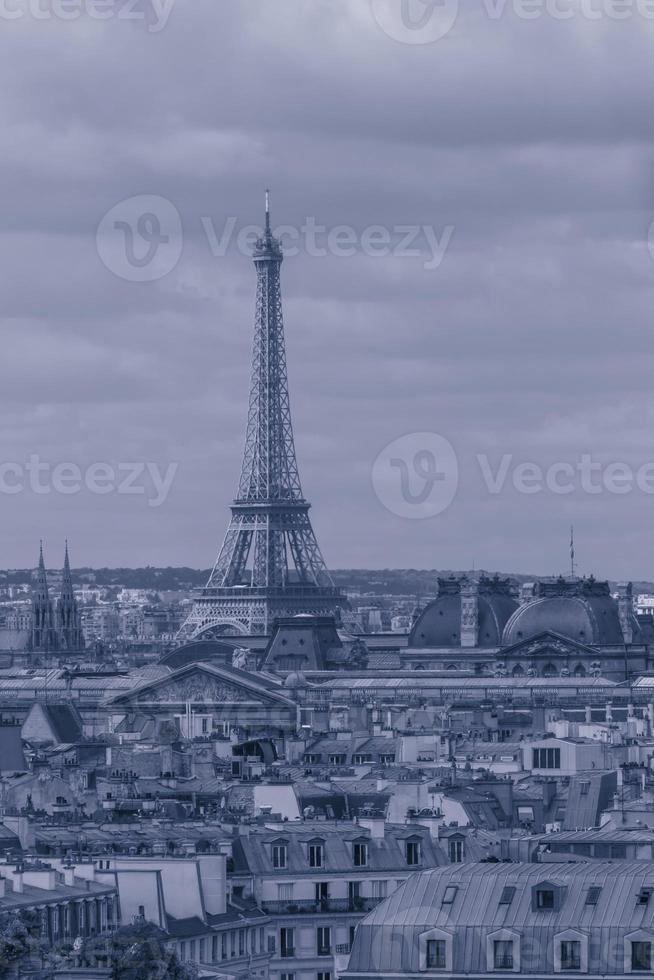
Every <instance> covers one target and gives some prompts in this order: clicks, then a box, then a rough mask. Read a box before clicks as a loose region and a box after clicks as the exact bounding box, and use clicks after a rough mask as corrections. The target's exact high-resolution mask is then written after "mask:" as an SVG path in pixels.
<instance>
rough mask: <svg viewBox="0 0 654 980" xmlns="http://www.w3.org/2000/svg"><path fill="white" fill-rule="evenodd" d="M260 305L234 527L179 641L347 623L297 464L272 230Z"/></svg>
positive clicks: (262, 260) (260, 259) (261, 263)
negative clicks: (302, 617) (336, 619)
mask: <svg viewBox="0 0 654 980" xmlns="http://www.w3.org/2000/svg"><path fill="white" fill-rule="evenodd" d="M253 258H254V265H255V268H256V272H257V297H256V314H255V326H254V344H253V351H252V378H251V383H250V403H249V410H248V421H247V433H246V438H245V452H244V455H243V466H242V469H241V478H240V481H239V486H238V494H237V497H236V499H235V500H234V502H233V504H232V508H231V509H232V518H231V521H230V524H229V527H228V529H227V534H226V535H225V540H224V542H223V546H222V548H221V550H220V554H219V555H218V559H217V561H216V564H215V565H214V568H213V571H212V573H211V576H210V578H209V581H208V582H207V585H206V586H205V588H204V589H202V591H201V592H200V594H199V595H198V596H196V599H195V602H194V605H193V610H192V612H191V615H190V616H189V618H188V619H187V621H186V622H185V624H184V626H183V627H182V629H181V630H180V633H179V635H178V639H179V640H180V641H184V642H186V641H188V640H190V639H194V638H197V637H199V636H200V635H201V636H202V638H203V639H205V638H211V637H214V636H219V635H224V634H226V633H237V634H238V633H242V634H245V633H249V634H257V633H259V634H261V633H263V634H265V633H268V632H270V629H271V627H272V625H273V621H274V619H276V618H278V617H282V616H294V615H298V614H300V613H305V614H309V615H316V616H325V615H334V614H337V612H338V610H339V609H340V607H341V606H343V605H344V604H345V598H344V596H343V594H342V593H341V592H340V590H339V589H337V588H335V587H334V583H333V581H332V578H331V575H330V574H329V571H328V570H327V566H326V565H325V561H324V559H323V557H322V554H321V552H320V548H319V547H318V542H317V540H316V537H315V534H314V532H313V528H312V526H311V521H310V518H309V508H310V504H309V503H308V501H307V500H305V498H304V496H303V494H302V486H301V484H300V474H299V471H298V465H297V458H296V455H295V442H294V439H293V426H292V422H291V407H290V399H289V394H288V377H287V371H286V348H285V343H284V321H283V315H282V294H281V283H280V269H281V264H282V261H283V254H282V249H281V244H280V242H279V240H278V239H276V238H275V237H274V236H273V234H272V232H271V229H270V211H269V207H268V198H267V195H266V226H265V232H264V235H263V237H262V238H260V239H259V240H258V241H257V243H256V245H255V249H254V255H253Z"/></svg>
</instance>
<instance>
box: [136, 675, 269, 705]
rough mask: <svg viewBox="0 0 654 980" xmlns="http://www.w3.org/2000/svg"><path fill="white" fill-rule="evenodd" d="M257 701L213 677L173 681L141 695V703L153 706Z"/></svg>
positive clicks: (242, 690)
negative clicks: (189, 702)
mask: <svg viewBox="0 0 654 980" xmlns="http://www.w3.org/2000/svg"><path fill="white" fill-rule="evenodd" d="M251 700H256V698H253V696H252V694H250V693H249V692H248V691H246V690H244V689H243V688H240V687H236V686H235V685H234V684H228V683H226V682H224V681H221V680H219V679H214V678H211V677H189V678H187V679H186V680H178V681H171V682H170V683H169V684H162V685H161V686H160V687H153V688H150V690H149V691H144V692H143V693H142V694H140V695H139V701H142V702H144V703H146V702H147V703H148V704H151V703H152V702H156V703H158V704H169V703H181V702H184V701H193V702H195V703H196V704H197V703H200V704H203V703H204V704H217V703H229V702H231V703H233V702H236V701H239V702H240V701H251Z"/></svg>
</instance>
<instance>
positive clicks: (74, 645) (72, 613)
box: [56, 541, 84, 653]
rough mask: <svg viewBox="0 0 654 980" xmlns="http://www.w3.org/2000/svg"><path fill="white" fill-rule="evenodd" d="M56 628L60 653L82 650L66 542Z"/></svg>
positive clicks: (82, 642)
mask: <svg viewBox="0 0 654 980" xmlns="http://www.w3.org/2000/svg"><path fill="white" fill-rule="evenodd" d="M56 628H57V634H58V640H59V647H60V649H61V651H62V653H78V652H79V651H81V650H83V649H84V634H83V633H82V622H81V616H80V612H79V609H78V607H77V600H76V599H75V592H74V591H73V579H72V576H71V573H70V561H69V559H68V541H66V552H65V555H64V569H63V573H62V577H61V595H60V596H59V599H58V600H57V616H56Z"/></svg>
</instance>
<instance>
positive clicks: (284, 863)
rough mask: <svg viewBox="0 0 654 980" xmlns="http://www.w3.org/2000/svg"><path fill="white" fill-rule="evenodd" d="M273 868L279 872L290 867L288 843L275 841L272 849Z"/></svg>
mask: <svg viewBox="0 0 654 980" xmlns="http://www.w3.org/2000/svg"><path fill="white" fill-rule="evenodd" d="M271 857H272V866H273V868H276V869H278V870H282V871H283V870H284V869H285V868H287V867H288V844H287V843H286V841H282V840H278V841H275V842H274V844H273V845H272V848H271Z"/></svg>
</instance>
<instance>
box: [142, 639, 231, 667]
mask: <svg viewBox="0 0 654 980" xmlns="http://www.w3.org/2000/svg"><path fill="white" fill-rule="evenodd" d="M238 646H239V640H238V637H236V636H235V637H229V638H227V637H226V638H225V640H224V641H222V640H192V641H191V642H190V643H185V644H184V645H183V646H181V647H175V649H174V650H170V651H169V652H168V653H166V654H165V655H164V656H163V657H162V658H161V660H160V661H159V663H162V664H165V665H166V666H167V667H171V668H172V669H173V670H177V668H178V667H186V665H187V664H197V663H202V662H203V661H212V660H213V661H214V662H215V661H219V662H220V663H224V664H227V665H230V664H231V662H232V656H233V653H234V650H235V649H236V647H238Z"/></svg>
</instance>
